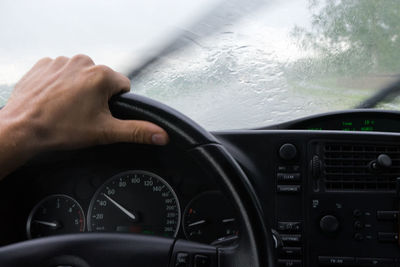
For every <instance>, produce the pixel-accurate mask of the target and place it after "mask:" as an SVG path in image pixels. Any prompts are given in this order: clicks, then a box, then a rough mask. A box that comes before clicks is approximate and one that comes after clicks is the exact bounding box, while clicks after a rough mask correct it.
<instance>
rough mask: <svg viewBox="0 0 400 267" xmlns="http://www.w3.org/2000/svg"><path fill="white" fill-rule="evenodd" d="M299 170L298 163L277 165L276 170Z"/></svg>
mask: <svg viewBox="0 0 400 267" xmlns="http://www.w3.org/2000/svg"><path fill="white" fill-rule="evenodd" d="M298 171H300V166H299V165H290V166H278V172H298Z"/></svg>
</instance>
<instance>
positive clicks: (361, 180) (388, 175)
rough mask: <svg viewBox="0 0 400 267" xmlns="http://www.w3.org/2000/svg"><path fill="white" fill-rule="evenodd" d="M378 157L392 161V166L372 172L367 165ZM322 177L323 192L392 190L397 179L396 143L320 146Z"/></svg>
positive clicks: (398, 150) (399, 169) (399, 165)
mask: <svg viewBox="0 0 400 267" xmlns="http://www.w3.org/2000/svg"><path fill="white" fill-rule="evenodd" d="M380 154H387V155H388V156H389V157H390V158H391V159H392V167H391V168H390V169H387V170H384V171H382V172H373V171H371V170H370V167H369V164H370V162H371V161H373V160H375V159H376V158H377V157H378V156H379V155H380ZM323 174H324V183H325V189H326V190H327V191H394V190H395V187H396V182H395V181H396V178H397V177H400V144H399V145H395V144H393V145H371V144H339V143H337V144H336V143H327V144H325V145H324V146H323Z"/></svg>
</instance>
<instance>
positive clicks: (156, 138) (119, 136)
mask: <svg viewBox="0 0 400 267" xmlns="http://www.w3.org/2000/svg"><path fill="white" fill-rule="evenodd" d="M104 131H105V133H104V137H105V140H101V141H103V142H102V143H105V144H110V143H117V142H129V143H130V142H132V143H141V144H153V145H166V144H167V143H168V141H169V137H168V134H167V132H166V131H165V130H164V129H162V128H161V127H159V126H157V125H155V124H154V123H151V122H148V121H139V120H119V119H116V118H110V119H109V120H108V121H107V123H106V125H105V130H104Z"/></svg>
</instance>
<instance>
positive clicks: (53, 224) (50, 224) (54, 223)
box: [34, 220, 58, 228]
mask: <svg viewBox="0 0 400 267" xmlns="http://www.w3.org/2000/svg"><path fill="white" fill-rule="evenodd" d="M34 222H35V223H39V224H43V225H46V226H50V227H52V228H57V227H58V223H56V222H45V221H38V220H34Z"/></svg>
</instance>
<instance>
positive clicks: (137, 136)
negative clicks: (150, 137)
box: [131, 127, 144, 143]
mask: <svg viewBox="0 0 400 267" xmlns="http://www.w3.org/2000/svg"><path fill="white" fill-rule="evenodd" d="M131 139H132V141H133V142H136V143H143V142H144V134H143V131H141V130H140V128H138V127H134V128H133V129H132V132H131Z"/></svg>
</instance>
